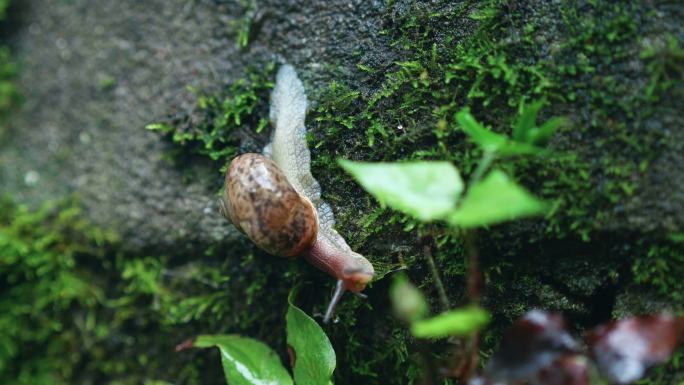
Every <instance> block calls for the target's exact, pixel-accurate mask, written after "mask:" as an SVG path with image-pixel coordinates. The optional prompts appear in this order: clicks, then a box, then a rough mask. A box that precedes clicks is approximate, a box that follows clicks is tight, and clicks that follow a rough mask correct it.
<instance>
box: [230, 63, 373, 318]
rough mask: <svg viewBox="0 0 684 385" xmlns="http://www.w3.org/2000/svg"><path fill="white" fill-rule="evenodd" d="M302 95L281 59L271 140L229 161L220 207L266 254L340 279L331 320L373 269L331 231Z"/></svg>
mask: <svg viewBox="0 0 684 385" xmlns="http://www.w3.org/2000/svg"><path fill="white" fill-rule="evenodd" d="M306 109H307V99H306V94H305V93H304V86H303V85H302V82H301V81H300V80H299V78H298V77H297V73H296V72H295V70H294V68H293V67H292V66H290V65H282V66H281V67H280V69H279V70H278V74H277V76H276V83H275V88H274V89H273V92H272V93H271V110H270V120H271V124H272V125H273V127H274V130H273V133H272V136H271V143H270V144H268V145H267V146H266V147H265V148H264V151H263V154H256V153H247V154H242V155H239V156H237V157H236V158H234V159H233V160H232V162H231V163H230V166H229V167H228V171H227V172H226V177H225V185H224V191H223V196H222V198H221V200H220V202H219V203H220V209H221V213H222V214H223V216H224V217H226V218H227V219H228V220H229V221H230V222H231V223H232V224H233V225H235V227H236V228H237V229H238V230H240V231H241V232H242V233H244V234H245V235H246V236H247V237H248V238H249V239H250V240H252V241H253V242H254V243H255V244H256V245H257V246H258V247H259V248H261V249H262V250H264V251H266V252H267V253H269V254H272V255H276V256H282V257H296V256H302V257H303V258H304V259H305V260H306V261H308V262H309V263H311V264H312V265H314V266H315V267H317V268H318V269H320V270H322V271H324V272H326V273H328V274H330V275H331V276H333V277H334V278H336V279H337V287H336V289H335V294H334V295H333V298H332V300H331V301H330V305H329V306H328V309H327V310H326V313H325V316H324V319H323V322H326V323H327V322H328V321H329V320H330V318H331V316H332V313H333V311H334V308H335V305H336V304H337V303H338V302H339V300H340V299H341V298H342V295H343V294H344V292H345V291H351V292H353V293H356V294H359V295H361V294H360V292H361V291H363V289H364V288H365V287H366V284H367V283H368V282H370V281H371V279H372V278H373V275H374V270H373V265H372V264H371V263H370V262H369V261H368V260H367V259H366V258H364V257H363V256H362V255H360V254H358V253H356V252H354V251H352V249H351V248H350V247H349V245H347V242H346V241H345V240H344V238H342V236H340V234H339V233H338V232H337V231H336V230H335V229H334V227H333V226H334V224H335V218H334V216H333V212H332V209H331V207H330V206H329V205H328V204H327V203H325V202H324V201H323V200H322V199H321V188H320V185H319V184H318V182H317V181H316V180H315V179H314V177H313V175H311V171H310V163H311V155H310V153H309V149H308V148H307V145H306V139H305V134H306V127H305V125H304V119H305V116H306Z"/></svg>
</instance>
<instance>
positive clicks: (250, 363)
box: [193, 335, 292, 385]
mask: <svg viewBox="0 0 684 385" xmlns="http://www.w3.org/2000/svg"><path fill="white" fill-rule="evenodd" d="M193 346H194V347H197V348H209V347H214V346H215V347H217V348H219V350H220V351H221V364H222V365H223V372H224V373H225V376H226V382H227V383H228V384H230V385H280V384H283V385H291V384H292V378H291V377H290V374H289V373H288V372H287V370H286V369H285V367H283V365H282V363H281V362H280V358H279V357H278V355H276V354H275V352H274V351H273V350H271V348H269V347H268V346H266V345H265V344H263V343H262V342H259V341H257V340H255V339H252V338H246V337H241V336H238V335H203V336H199V337H197V339H196V340H195V342H194V343H193Z"/></svg>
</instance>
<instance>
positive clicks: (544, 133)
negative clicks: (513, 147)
mask: <svg viewBox="0 0 684 385" xmlns="http://www.w3.org/2000/svg"><path fill="white" fill-rule="evenodd" d="M565 123H566V120H565V119H564V118H560V117H554V118H551V119H549V120H547V121H546V122H544V124H542V125H541V127H539V128H537V129H535V130H534V131H532V132H530V134H529V142H530V143H532V144H536V145H545V144H546V143H547V142H548V141H549V139H551V136H552V135H553V133H554V132H556V129H558V127H560V126H562V125H563V124H565Z"/></svg>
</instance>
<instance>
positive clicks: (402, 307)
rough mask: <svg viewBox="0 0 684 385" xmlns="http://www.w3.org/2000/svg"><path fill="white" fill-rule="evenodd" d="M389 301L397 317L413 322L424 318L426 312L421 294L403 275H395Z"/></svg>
mask: <svg viewBox="0 0 684 385" xmlns="http://www.w3.org/2000/svg"><path fill="white" fill-rule="evenodd" d="M390 300H391V301H392V307H393V308H394V312H395V313H396V315H397V317H399V318H400V319H401V320H402V321H406V322H413V321H417V320H419V319H422V318H423V317H425V315H426V314H427V312H428V305H427V301H425V297H424V296H423V293H422V292H421V291H420V290H418V288H417V287H415V286H413V284H412V283H411V282H409V280H408V278H406V275H405V274H397V275H396V276H395V277H394V281H392V286H391V287H390Z"/></svg>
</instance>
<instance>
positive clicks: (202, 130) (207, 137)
mask: <svg viewBox="0 0 684 385" xmlns="http://www.w3.org/2000/svg"><path fill="white" fill-rule="evenodd" d="M274 68H275V65H274V64H273V63H272V64H269V65H267V66H266V68H264V69H260V70H259V71H257V70H255V69H249V73H248V74H247V77H245V78H244V79H240V80H238V81H237V82H235V83H233V84H231V85H230V86H229V87H228V89H227V90H225V91H223V92H219V93H218V94H215V95H201V94H200V95H198V96H197V106H196V110H195V111H193V113H192V114H191V115H190V116H185V115H184V116H176V117H173V118H172V119H170V120H169V121H167V122H163V123H154V124H150V125H148V126H147V129H149V130H153V131H159V132H161V133H163V134H165V135H167V136H168V137H170V138H171V140H172V141H173V142H174V143H176V144H178V145H180V146H183V147H185V148H186V152H190V153H193V154H199V155H203V156H208V157H209V158H210V159H211V160H212V161H215V162H217V164H219V165H221V166H225V165H227V161H229V160H230V159H232V158H233V157H234V156H235V155H237V154H238V148H239V146H240V139H241V137H242V136H244V134H245V132H246V131H256V133H260V132H261V131H262V130H263V129H264V128H265V127H266V126H267V125H268V118H267V117H268V100H269V99H268V91H269V90H270V89H271V88H273V83H272V80H271V78H272V74H273V69H274ZM193 92H195V93H196V94H197V93H198V91H197V90H193ZM177 155H182V154H181V153H178V154H177Z"/></svg>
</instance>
